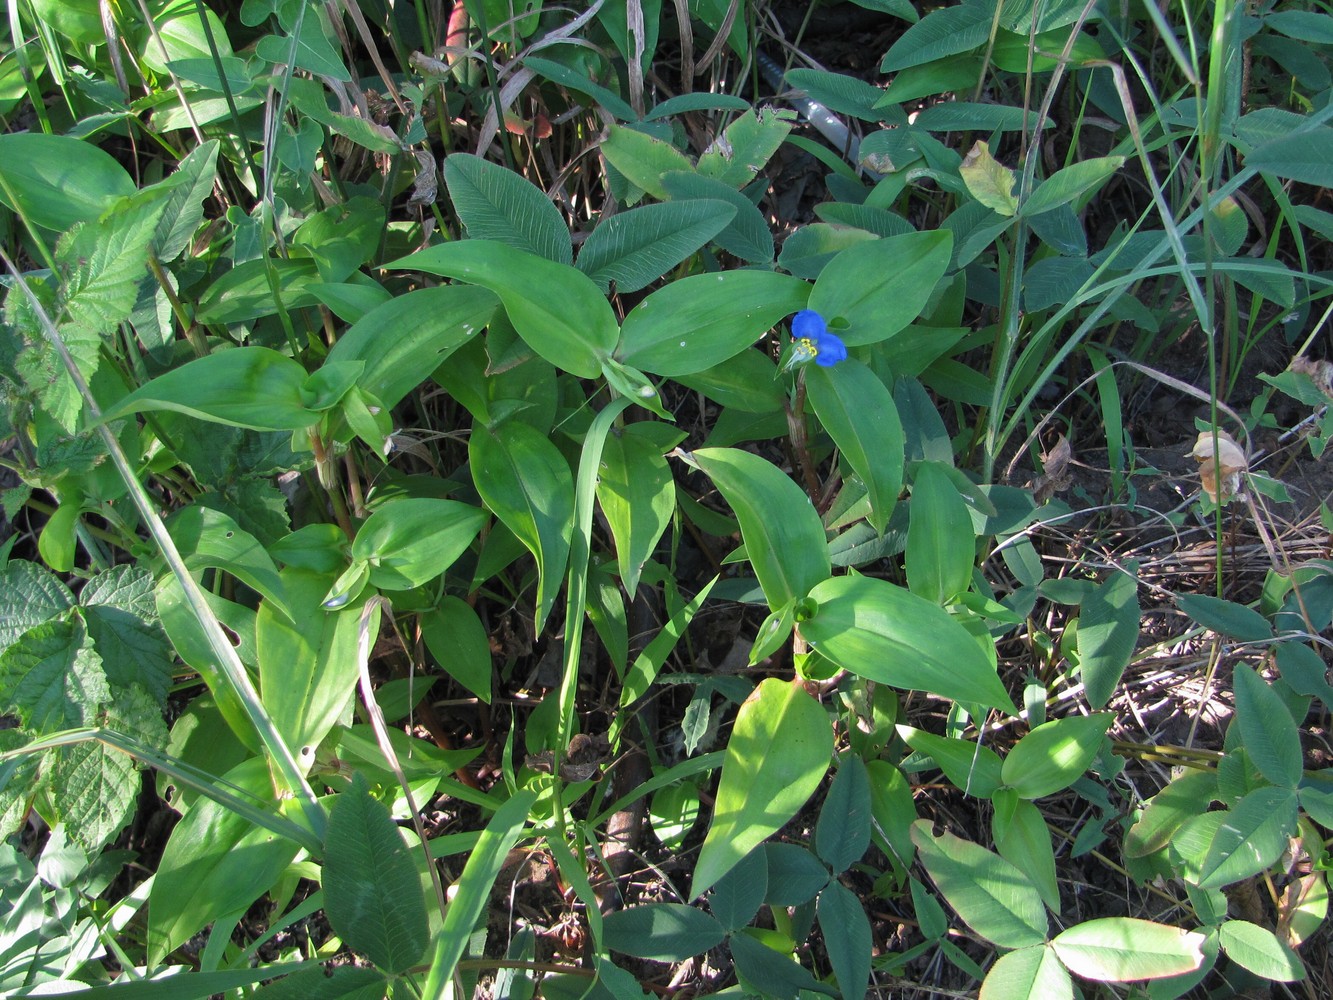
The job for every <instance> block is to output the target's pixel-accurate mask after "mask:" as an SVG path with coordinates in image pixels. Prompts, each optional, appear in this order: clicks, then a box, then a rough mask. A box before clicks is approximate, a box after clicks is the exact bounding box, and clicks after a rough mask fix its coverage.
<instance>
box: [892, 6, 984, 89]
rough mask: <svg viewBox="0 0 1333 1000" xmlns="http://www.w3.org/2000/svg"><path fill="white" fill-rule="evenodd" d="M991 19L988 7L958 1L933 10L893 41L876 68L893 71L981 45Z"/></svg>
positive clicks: (953, 54) (957, 53)
mask: <svg viewBox="0 0 1333 1000" xmlns="http://www.w3.org/2000/svg"><path fill="white" fill-rule="evenodd" d="M991 19H992V14H991V11H990V10H989V9H987V8H985V7H982V6H981V5H973V4H959V5H958V6H956V7H943V8H940V9H938V10H933V11H931V12H930V13H929V14H927V15H926V16H925V17H923V18H922V19H921V20H920V21H918V22H917V23H916V24H914V25H912V26H911V27H910V28H908V29H907V30H906V31H904V32H903V34H902V36H901V37H900V38H899V39H898V40H897V41H896V42H894V43H893V45H892V46H891V47H890V48H889V51H888V52H887V53H885V55H884V59H883V60H882V61H881V62H880V65H879V71H880V72H881V73H896V72H897V71H898V70H900V69H906V68H907V67H909V66H920V65H922V64H923V63H928V62H934V61H935V60H937V59H943V58H945V57H946V56H956V55H959V54H961V53H963V52H967V51H969V50H971V49H975V48H977V47H978V46H981V45H984V44H985V42H986V39H987V38H988V37H990V33H991V24H992V20H991Z"/></svg>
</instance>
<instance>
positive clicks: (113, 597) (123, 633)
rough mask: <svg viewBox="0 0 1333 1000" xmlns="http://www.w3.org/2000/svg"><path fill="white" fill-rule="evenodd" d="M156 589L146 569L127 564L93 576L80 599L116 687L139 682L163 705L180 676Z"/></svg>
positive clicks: (89, 633)
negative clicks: (160, 621)
mask: <svg viewBox="0 0 1333 1000" xmlns="http://www.w3.org/2000/svg"><path fill="white" fill-rule="evenodd" d="M153 587H154V582H153V578H152V575H151V574H149V572H148V571H147V570H146V569H145V568H143V567H137V566H129V565H123V566H118V567H115V568H114V569H111V570H108V571H106V572H104V573H99V574H98V575H97V576H95V577H93V578H92V579H91V580H89V581H88V582H87V583H86V584H85V585H84V587H83V590H81V591H80V592H79V601H80V603H81V605H82V607H83V612H82V613H83V619H84V623H85V625H86V627H87V629H88V635H89V636H91V637H92V640H93V648H94V649H96V650H97V655H98V656H100V657H101V658H102V669H103V670H104V671H105V672H106V677H107V680H108V681H110V682H111V685H112V687H113V688H121V689H125V688H129V687H131V686H132V685H135V684H138V685H139V686H140V687H142V688H143V689H144V691H146V692H147V693H148V695H149V696H150V697H151V698H152V699H153V700H154V701H155V702H156V703H157V704H159V705H161V704H163V703H164V702H165V701H166V697H167V692H168V690H169V689H170V687H171V684H172V682H173V680H174V678H173V676H172V673H173V667H172V661H171V645H170V643H169V642H168V641H167V638H166V636H165V635H164V634H163V632H162V629H161V627H160V625H159V624H158V621H157V605H156V602H155V601H154V599H153Z"/></svg>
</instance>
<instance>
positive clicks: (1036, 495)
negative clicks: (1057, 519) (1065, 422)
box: [1032, 434, 1074, 504]
mask: <svg viewBox="0 0 1333 1000" xmlns="http://www.w3.org/2000/svg"><path fill="white" fill-rule="evenodd" d="M1073 457H1074V451H1073V449H1072V448H1071V447H1070V446H1069V439H1068V438H1067V437H1065V436H1064V435H1063V434H1061V435H1060V436H1059V438H1057V439H1056V442H1055V444H1053V445H1051V447H1050V450H1049V451H1045V452H1042V455H1041V468H1042V474H1041V475H1040V476H1038V477H1037V478H1036V479H1034V480H1033V481H1032V497H1033V499H1034V500H1036V501H1037V503H1039V504H1040V503H1045V502H1046V501H1047V500H1049V499H1051V497H1053V496H1055V494H1057V493H1060V492H1062V491H1064V490H1067V489H1069V487H1070V485H1072V483H1073V477H1072V476H1071V475H1070V473H1069V462H1070V460H1071V459H1072V458H1073Z"/></svg>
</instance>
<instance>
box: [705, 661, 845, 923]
mask: <svg viewBox="0 0 1333 1000" xmlns="http://www.w3.org/2000/svg"><path fill="white" fill-rule="evenodd" d="M832 753H833V729H832V727H831V726H830V724H829V719H828V715H827V714H826V713H825V711H824V709H823V707H822V706H820V704H819V702H817V701H815V700H814V699H813V698H811V697H810V695H808V694H806V692H805V689H804V688H802V687H800V686H798V685H796V684H792V683H789V682H787V681H781V680H778V679H777V678H774V677H770V678H769V679H768V680H765V681H764V682H763V683H761V684H760V685H759V687H758V688H756V689H755V692H754V694H753V695H751V696H750V697H749V698H747V699H746V701H745V704H743V705H742V706H741V709H740V712H739V713H738V714H737V716H736V724H735V727H734V728H733V729H732V732H731V739H730V741H729V742H728V743H727V752H726V757H725V759H724V760H723V763H722V779H721V782H720V784H719V785H718V790H717V800H716V804H715V806H714V812H713V822H712V824H711V825H710V826H709V828H708V836H707V837H706V838H705V839H704V845H703V849H702V850H701V851H700V852H699V861H698V864H697V865H696V866H695V869H694V877H693V880H692V881H691V883H690V898H691V899H694V898H695V897H697V896H698V895H699V894H700V893H701V892H703V891H704V890H705V889H707V888H709V887H710V886H711V885H712V884H713V883H714V882H716V881H717V880H718V879H719V878H721V877H722V876H723V875H725V874H726V873H727V872H728V871H730V870H731V868H732V867H733V866H734V865H736V864H737V863H738V862H739V861H740V860H741V859H742V858H743V857H745V856H746V855H747V854H749V853H750V851H752V850H753V849H754V848H756V847H757V846H759V844H760V843H762V842H763V841H764V839H765V838H767V837H768V836H769V835H770V834H773V833H775V832H777V831H778V830H779V829H781V828H782V826H783V825H784V824H785V823H786V822H787V821H788V820H789V819H791V818H792V817H793V816H795V815H796V812H797V810H799V809H800V808H801V806H803V805H805V802H806V800H807V799H808V798H810V796H811V795H812V794H813V793H814V790H815V789H816V788H817V787H818V786H819V782H820V780H821V779H822V778H823V777H824V772H825V771H827V770H828V765H829V757H830V755H831V754H832Z"/></svg>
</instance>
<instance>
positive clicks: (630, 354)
mask: <svg viewBox="0 0 1333 1000" xmlns="http://www.w3.org/2000/svg"><path fill="white" fill-rule="evenodd" d="M808 295H809V286H808V285H806V284H805V282H803V281H799V280H797V279H796V278H792V277H790V276H788V275H785V274H777V273H775V272H772V271H725V272H722V273H721V274H696V275H691V276H690V277H688V278H682V279H680V280H679V281H673V282H671V283H670V284H669V285H665V286H663V287H662V288H659V289H658V290H657V291H655V292H653V293H652V294H651V295H649V296H648V297H647V298H645V299H644V300H643V301H642V302H640V303H639V304H638V305H637V306H635V307H634V308H633V309H632V310H631V311H630V313H629V315H628V316H626V317H625V323H624V326H623V327H622V329H621V338H620V346H619V347H618V348H617V349H616V357H617V359H619V360H620V361H622V362H624V363H625V364H627V365H633V366H634V367H635V368H638V369H639V370H640V371H645V372H648V373H650V374H653V375H666V376H668V377H674V376H677V375H689V374H691V373H693V372H701V371H704V370H706V369H708V368H712V367H713V366H714V365H717V364H720V363H721V362H723V361H726V360H727V359H728V358H730V357H732V356H734V355H736V354H739V353H740V352H741V351H743V350H745V348H747V347H749V346H750V345H751V344H753V343H754V342H755V341H756V340H758V339H759V338H760V337H762V336H763V335H764V334H765V333H767V332H768V331H769V330H771V329H772V328H773V326H774V325H775V324H776V323H777V322H778V321H779V320H781V319H782V318H783V317H784V316H790V315H791V314H792V313H794V312H797V311H798V310H800V309H803V308H805V304H806V298H807V296H808Z"/></svg>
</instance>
